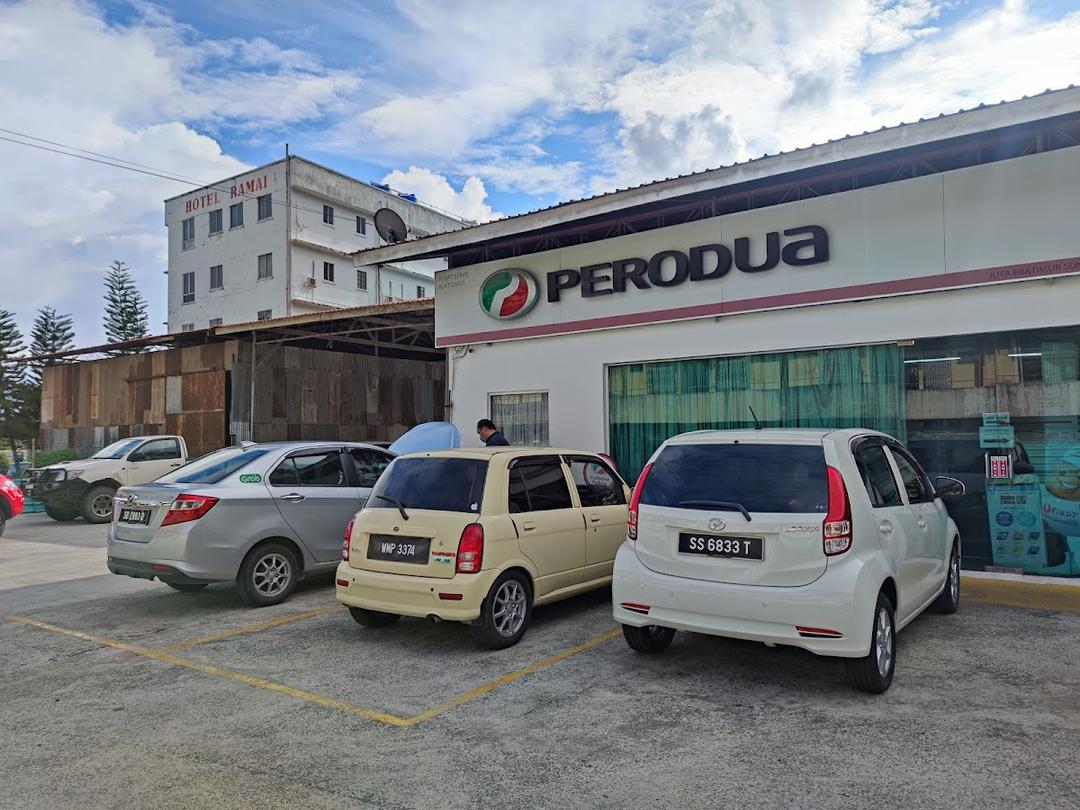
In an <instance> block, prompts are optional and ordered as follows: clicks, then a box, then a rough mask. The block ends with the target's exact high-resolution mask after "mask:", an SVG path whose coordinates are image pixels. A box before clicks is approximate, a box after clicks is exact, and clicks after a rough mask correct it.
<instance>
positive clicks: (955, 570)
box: [949, 551, 960, 604]
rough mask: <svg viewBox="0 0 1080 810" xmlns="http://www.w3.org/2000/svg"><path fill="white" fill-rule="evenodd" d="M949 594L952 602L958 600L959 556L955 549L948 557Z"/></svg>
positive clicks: (954, 602)
mask: <svg viewBox="0 0 1080 810" xmlns="http://www.w3.org/2000/svg"><path fill="white" fill-rule="evenodd" d="M949 596H950V597H951V598H952V601H953V604H956V603H957V602H959V601H960V557H959V556H957V554H956V552H955V551H954V552H953V554H952V557H951V558H950V559H949Z"/></svg>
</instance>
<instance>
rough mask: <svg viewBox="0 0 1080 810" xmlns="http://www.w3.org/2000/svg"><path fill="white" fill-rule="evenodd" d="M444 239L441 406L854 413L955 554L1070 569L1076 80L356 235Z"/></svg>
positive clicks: (671, 420)
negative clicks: (590, 189)
mask: <svg viewBox="0 0 1080 810" xmlns="http://www.w3.org/2000/svg"><path fill="white" fill-rule="evenodd" d="M435 256H441V257H446V258H447V259H448V269H446V270H445V271H442V272H439V273H437V274H436V316H435V328H436V338H437V341H438V345H439V346H443V347H446V348H447V362H448V364H449V367H448V374H447V380H448V391H447V398H448V405H449V407H448V413H450V414H451V417H450V418H451V419H452V420H453V422H454V423H455V424H456V425H457V427H458V428H459V429H460V430H461V432H462V434H463V436H465V440H466V443H470V442H472V441H475V439H474V438H473V437H474V436H475V425H476V421H477V419H479V418H482V417H488V416H490V418H492V419H493V420H494V421H495V423H496V424H497V425H498V426H499V428H500V429H501V430H502V431H503V433H504V434H505V435H506V436H507V437H508V438H509V439H510V441H511V442H513V443H515V444H531V445H552V446H560V447H575V448H582V449H588V450H600V451H604V452H607V453H609V454H610V455H611V456H612V457H613V458H614V459H615V460H616V463H617V464H618V467H619V469H620V471H621V472H622V473H623V474H624V475H625V476H626V477H627V478H628V479H629V480H631V481H632V480H633V478H634V477H635V476H636V475H637V473H638V472H639V471H640V470H641V468H642V467H643V465H644V464H645V462H646V460H647V459H648V457H649V456H650V454H651V453H652V452H653V451H654V450H655V449H656V447H657V446H658V445H659V444H660V443H661V442H662V441H663V440H664V439H666V438H668V437H669V436H673V435H675V434H677V433H681V432H684V431H689V430H698V429H706V428H745V427H749V426H752V425H753V417H752V415H751V408H752V409H753V411H754V413H756V415H757V418H758V419H759V420H760V422H761V423H762V424H763V425H764V426H766V427H823V426H824V427H829V426H832V427H865V428H873V429H877V430H882V431H885V432H886V433H889V434H892V435H893V436H896V437H897V438H898V439H900V440H902V441H904V442H906V443H907V444H908V446H909V447H910V448H911V449H912V450H913V452H914V453H915V455H916V456H917V457H918V458H919V459H920V461H921V462H922V464H923V466H924V467H925V468H926V470H927V472H928V473H929V474H930V476H931V477H933V476H935V475H949V476H953V477H956V478H959V479H961V480H962V481H963V482H964V483H965V484H966V486H967V493H966V494H965V495H964V496H961V497H950V498H949V499H948V501H947V502H948V504H949V508H950V511H951V513H952V515H953V517H954V519H955V520H956V522H957V523H958V525H959V527H960V531H961V535H962V544H963V553H964V560H965V566H966V567H968V568H978V569H982V568H984V567H990V566H994V567H997V568H1004V569H1008V570H1019V571H1024V572H1027V573H1037V574H1044V575H1052V576H1080V88H1072V87H1070V88H1068V89H1066V90H1061V91H1055V92H1047V93H1044V94H1042V95H1039V96H1036V97H1033V98H1026V99H1022V100H1019V101H1015V102H1009V103H1002V104H998V105H994V106H989V107H979V108H978V109H974V110H968V111H963V112H959V113H956V114H954V115H948V116H941V117H938V118H934V119H929V120H925V121H920V122H917V123H911V124H905V125H902V126H898V127H894V128H891V129H883V130H880V131H876V132H873V133H866V134H863V135H858V136H852V137H846V138H843V139H840V140H838V141H833V142H830V143H827V144H823V145H817V146H812V147H810V148H807V149H801V150H798V151H795V152H791V153H787V154H780V155H776V156H770V157H764V158H761V159H758V160H753V161H750V162H748V163H743V164H738V165H734V166H730V167H725V168H720V169H716V170H711V171H707V172H702V173H699V174H695V175H690V176H687V177H681V178H676V179H672V180H665V181H661V182H657V183H652V184H649V185H645V186H640V187H637V188H632V189H626V190H621V191H617V192H614V193H611V194H606V195H602V196H599V197H594V198H591V199H586V200H581V201H574V202H570V203H565V204H562V205H559V206H555V207H554V208H550V209H545V210H542V211H537V212H533V213H529V214H524V215H521V216H517V217H512V218H509V219H504V220H499V221H495V222H491V223H485V224H482V225H478V226H475V227H472V228H467V229H464V230H460V231H456V232H453V233H447V234H437V235H434V236H429V237H425V238H422V239H416V240H412V241H407V242H403V243H399V244H396V245H389V246H385V247H381V248H375V249H372V250H368V251H364V252H361V253H359V254H356V255H355V257H354V261H355V263H356V264H357V266H358V267H362V266H365V265H370V264H377V263H381V262H389V261H401V260H412V259H419V258H429V257H435Z"/></svg>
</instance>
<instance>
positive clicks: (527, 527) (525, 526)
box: [521, 520, 536, 532]
mask: <svg viewBox="0 0 1080 810" xmlns="http://www.w3.org/2000/svg"><path fill="white" fill-rule="evenodd" d="M521 530H522V531H525V532H532V531H536V524H535V523H533V522H532V521H531V520H530V521H527V522H526V523H522V524H521Z"/></svg>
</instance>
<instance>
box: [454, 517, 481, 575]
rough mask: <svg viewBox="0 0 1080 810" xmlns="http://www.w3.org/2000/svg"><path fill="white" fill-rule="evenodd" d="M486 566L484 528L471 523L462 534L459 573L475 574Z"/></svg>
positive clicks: (459, 548)
mask: <svg viewBox="0 0 1080 810" xmlns="http://www.w3.org/2000/svg"><path fill="white" fill-rule="evenodd" d="M483 564H484V527H483V526H481V525H480V524H479V523H470V524H469V525H468V526H466V527H465V531H463V532H462V533H461V540H460V541H458V547H457V572H458V573H459V574H475V573H477V572H478V571H479V570H480V568H481V566H482V565H483Z"/></svg>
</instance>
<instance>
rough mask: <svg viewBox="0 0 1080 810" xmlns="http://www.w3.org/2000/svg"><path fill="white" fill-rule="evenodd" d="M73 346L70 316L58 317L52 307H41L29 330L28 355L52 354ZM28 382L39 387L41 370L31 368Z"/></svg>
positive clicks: (73, 337) (73, 333)
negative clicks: (32, 326)
mask: <svg viewBox="0 0 1080 810" xmlns="http://www.w3.org/2000/svg"><path fill="white" fill-rule="evenodd" d="M74 344H75V330H74V329H72V326H71V316H70V315H58V314H57V312H56V310H55V309H53V308H52V307H42V308H41V309H39V310H38V315H37V318H36V319H35V320H34V328H33V329H32V330H30V354H31V355H39V354H54V353H56V352H62V351H64V350H65V349H70V348H72V347H73V346H74ZM29 376H30V381H31V382H32V383H33V384H34V385H36V386H40V385H41V370H40V369H38V368H32V369H30V372H29Z"/></svg>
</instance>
